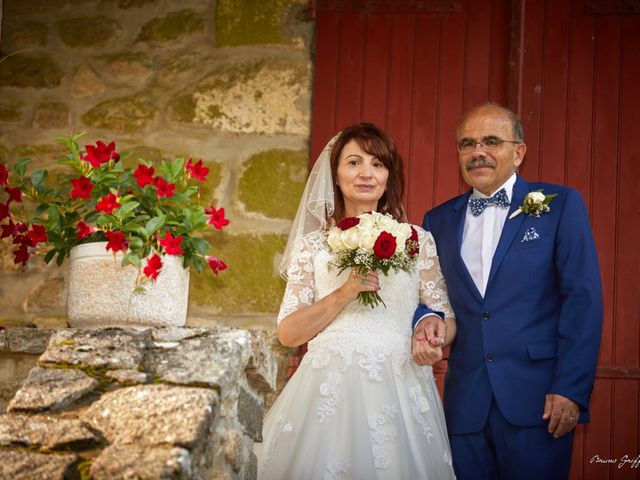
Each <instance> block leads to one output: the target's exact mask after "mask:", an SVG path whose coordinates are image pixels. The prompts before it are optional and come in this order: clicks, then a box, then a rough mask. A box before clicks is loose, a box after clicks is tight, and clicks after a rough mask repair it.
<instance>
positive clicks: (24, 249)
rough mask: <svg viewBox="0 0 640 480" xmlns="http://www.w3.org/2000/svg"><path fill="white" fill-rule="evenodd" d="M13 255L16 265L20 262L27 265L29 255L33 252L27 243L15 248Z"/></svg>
mask: <svg viewBox="0 0 640 480" xmlns="http://www.w3.org/2000/svg"><path fill="white" fill-rule="evenodd" d="M13 256H14V259H13V262H14V263H15V264H16V265H17V264H19V263H22V264H23V265H26V264H27V260H29V257H31V254H30V253H29V247H28V245H27V244H26V243H23V244H21V245H20V247H19V248H18V249H17V250H14V252H13Z"/></svg>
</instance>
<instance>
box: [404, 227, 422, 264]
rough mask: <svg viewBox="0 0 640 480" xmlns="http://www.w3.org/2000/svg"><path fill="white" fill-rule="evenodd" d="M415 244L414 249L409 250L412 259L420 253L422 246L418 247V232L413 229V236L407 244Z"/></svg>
mask: <svg viewBox="0 0 640 480" xmlns="http://www.w3.org/2000/svg"><path fill="white" fill-rule="evenodd" d="M409 242H413V245H414V247H413V248H410V249H409V255H411V256H412V257H413V256H414V255H417V254H418V253H419V252H420V246H419V245H418V231H417V230H416V229H415V228H413V227H411V236H410V237H409V238H408V240H407V242H406V243H409Z"/></svg>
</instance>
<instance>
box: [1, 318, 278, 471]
mask: <svg viewBox="0 0 640 480" xmlns="http://www.w3.org/2000/svg"><path fill="white" fill-rule="evenodd" d="M38 353H42V355H40V357H39V358H38V357H37V354H38ZM18 356H20V357H19V358H18ZM24 356H32V357H35V358H38V359H37V363H36V362H33V361H30V362H27V364H28V365H29V366H30V367H33V368H31V369H30V372H29V374H28V377H27V378H26V380H24V382H22V384H21V386H20V387H19V389H18V390H17V392H15V391H14V392H11V395H10V396H12V398H11V400H10V401H9V403H8V405H5V406H0V478H12V479H13V480H22V479H25V480H26V479H29V480H37V479H46V480H56V479H60V480H62V479H63V478H93V479H94V480H100V479H113V478H163V479H167V480H168V479H182V480H186V479H194V480H195V479H197V480H204V479H219V480H222V479H229V480H231V479H253V478H255V477H256V466H257V464H256V458H255V455H254V453H253V443H254V442H255V441H258V442H259V441H261V440H262V438H261V435H262V408H263V398H264V395H265V394H266V393H269V392H272V391H273V388H274V386H275V362H274V358H273V354H272V352H271V349H270V340H269V335H265V334H264V333H261V332H258V331H252V332H249V331H246V330H234V329H229V328H221V329H205V328H176V329H137V330H134V329H116V328H109V329H97V330H74V329H58V330H55V329H31V328H11V329H8V330H1V331H0V366H2V367H6V366H7V365H8V363H7V362H8V361H9V360H12V361H15V362H16V364H21V363H22V364H24V362H25V359H24V358H23V357H24ZM3 370H4V368H2V369H0V371H3ZM14 378H15V375H14ZM1 389H2V381H1V379H0V390H1ZM2 393H4V394H7V393H8V392H7V391H6V390H5V392H2ZM14 393H15V395H14ZM5 410H6V412H5Z"/></svg>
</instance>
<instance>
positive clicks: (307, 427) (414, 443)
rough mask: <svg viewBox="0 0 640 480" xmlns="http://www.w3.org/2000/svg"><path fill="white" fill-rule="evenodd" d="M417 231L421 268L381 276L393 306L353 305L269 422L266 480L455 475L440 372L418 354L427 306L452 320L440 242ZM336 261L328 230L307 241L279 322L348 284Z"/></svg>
mask: <svg viewBox="0 0 640 480" xmlns="http://www.w3.org/2000/svg"><path fill="white" fill-rule="evenodd" d="M416 229H418V232H419V243H420V254H419V262H418V270H417V271H416V272H414V273H406V272H395V271H393V270H391V271H390V272H389V275H388V276H385V275H384V274H380V276H379V278H380V286H381V289H380V290H379V292H378V293H379V294H380V296H381V297H382V299H383V300H384V302H385V304H386V308H385V307H384V306H383V305H380V306H378V307H376V308H374V309H372V308H370V307H367V306H363V305H361V304H360V303H359V302H357V301H355V302H352V303H350V304H349V305H348V306H347V307H346V308H345V309H344V310H343V311H342V312H341V313H340V314H339V315H338V316H337V317H336V318H335V320H334V321H333V322H332V323H331V324H329V325H328V326H327V327H326V328H325V329H324V330H323V331H322V332H320V333H319V334H318V335H317V336H316V337H315V338H314V339H313V340H311V341H309V343H308V352H307V353H306V355H305V356H304V357H303V359H302V361H301V363H300V366H299V368H298V370H297V371H296V373H295V374H294V375H293V376H292V377H291V379H290V380H289V382H288V383H287V385H286V387H285V388H284V390H283V391H282V393H281V394H280V395H279V397H278V399H277V400H276V402H275V403H274V404H273V406H272V408H271V410H270V411H269V413H268V414H267V416H266V418H265V423H264V428H263V442H262V444H261V445H259V446H257V448H256V454H257V456H258V478H259V479H264V480H308V479H367V480H371V479H390V480H391V479H392V480H403V479H436V480H443V479H450V478H455V477H454V473H453V467H452V462H451V451H450V449H449V441H448V438H447V430H446V426H445V421H444V414H443V411H442V405H441V403H440V398H439V396H438V391H437V388H436V385H435V382H434V378H433V372H432V369H431V367H420V366H418V365H416V364H415V363H414V361H413V359H412V357H411V319H412V317H413V313H414V311H415V309H416V306H417V305H418V302H422V303H426V304H427V305H429V306H430V307H431V308H433V309H434V310H438V311H444V312H445V313H446V314H447V316H452V312H451V308H450V306H449V302H448V298H447V294H446V288H445V284H444V280H443V278H442V274H441V272H440V266H439V263H438V258H437V256H436V247H435V243H434V241H433V238H432V237H431V234H430V233H427V232H425V231H424V230H422V229H419V227H416ZM331 259H332V256H331V254H330V253H329V251H328V250H327V247H326V246H325V244H324V237H323V236H321V234H315V235H313V236H310V237H307V238H305V239H304V242H303V245H302V247H301V248H300V249H299V250H298V251H297V252H296V254H295V256H294V260H293V261H292V262H291V264H290V265H289V268H288V270H287V273H288V279H289V281H288V283H287V288H286V292H285V295H284V298H283V301H282V306H281V309H280V314H279V316H278V320H280V319H282V318H284V317H285V316H286V315H288V314H290V313H291V312H293V311H295V310H297V309H299V308H301V307H304V306H306V305H309V304H311V303H313V302H314V301H316V300H318V299H320V298H322V297H324V296H325V295H327V294H329V293H331V292H332V291H333V290H335V289H336V288H338V287H339V286H340V285H342V284H343V283H344V282H345V281H346V278H347V275H348V273H347V272H344V273H343V274H342V275H340V276H337V275H336V273H337V271H336V269H333V270H329V268H328V264H329V262H330V261H331Z"/></svg>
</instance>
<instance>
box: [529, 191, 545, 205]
mask: <svg viewBox="0 0 640 480" xmlns="http://www.w3.org/2000/svg"><path fill="white" fill-rule="evenodd" d="M527 197H528V198H529V200H530V201H531V202H532V203H542V202H544V193H542V192H529V194H528V195H527Z"/></svg>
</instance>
